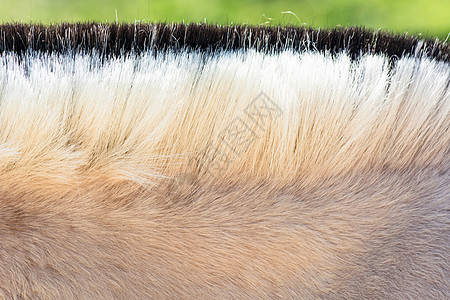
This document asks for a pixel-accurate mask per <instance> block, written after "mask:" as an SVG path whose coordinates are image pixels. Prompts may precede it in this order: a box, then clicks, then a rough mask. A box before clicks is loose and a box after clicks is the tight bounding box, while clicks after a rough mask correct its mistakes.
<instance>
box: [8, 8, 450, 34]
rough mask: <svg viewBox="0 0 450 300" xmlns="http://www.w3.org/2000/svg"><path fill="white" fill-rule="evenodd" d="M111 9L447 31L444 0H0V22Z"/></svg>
mask: <svg viewBox="0 0 450 300" xmlns="http://www.w3.org/2000/svg"><path fill="white" fill-rule="evenodd" d="M116 11H117V20H118V21H119V22H134V21H142V22H157V21H166V22H180V21H185V22H204V21H205V20H206V21H207V22H208V23H220V24H231V23H234V24H235V23H245V24H272V25H279V24H298V25H300V24H305V25H309V26H313V27H329V26H336V25H341V26H346V25H364V26H367V27H371V28H375V29H379V28H381V29H385V30H392V31H394V32H409V33H411V34H418V33H421V34H422V35H423V36H427V37H429V36H436V37H439V38H440V39H441V40H444V39H446V38H447V37H448V35H449V32H450V1H449V0H409V1H407V0H398V1H395V0H365V1H364V0H356V1H351V0H335V1H333V0H276V1H270V0H247V1H244V0H197V1H193V0H184V1H183V0H129V1H127V0H103V1H102V0H72V1H70V0H0V22H24V23H29V22H33V23H37V22H42V23H46V24H48V23H55V22H61V21H66V22H72V21H100V22H114V21H116ZM288 12H292V13H288ZM294 14H295V15H294Z"/></svg>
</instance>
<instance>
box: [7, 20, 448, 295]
mask: <svg viewBox="0 0 450 300" xmlns="http://www.w3.org/2000/svg"><path fill="white" fill-rule="evenodd" d="M449 50H450V48H449V45H448V44H447V43H445V42H439V41H437V40H432V39H428V40H427V39H422V38H420V37H415V36H408V35H394V34H391V33H386V32H382V31H371V30H366V29H364V28H337V29H330V30H316V29H312V28H303V27H254V26H214V25H206V24H191V25H185V24H170V25H168V24H94V23H92V24H59V25H52V26H44V25H24V24H4V25H0V260H3V261H4V262H5V264H4V265H3V267H2V266H0V298H1V297H2V296H3V297H5V298H13V297H16V296H17V295H22V296H23V297H24V298H27V297H30V298H31V297H32V296H33V295H39V296H38V297H41V298H42V299H47V298H46V296H48V298H55V299H56V298H58V297H63V298H72V297H75V296H76V295H81V294H83V293H85V294H83V295H87V296H89V297H92V298H102V287H108V288H109V289H105V290H103V296H105V297H106V298H109V297H110V298H112V297H114V296H117V295H122V296H123V297H131V298H133V297H136V298H140V297H147V296H149V295H152V296H154V297H156V298H166V297H167V298H173V297H184V296H186V297H187V298H196V297H201V296H205V295H206V296H211V297H212V296H216V297H219V298H221V297H224V298H226V297H227V296H229V295H234V296H238V297H239V296H241V297H242V298H247V297H248V298H251V296H260V297H264V298H273V297H278V296H279V297H283V298H289V297H300V298H303V299H309V298H311V299H312V298H317V297H319V298H320V297H325V298H337V297H338V296H342V295H343V296H344V297H345V296H347V297H351V295H353V293H356V295H360V296H361V295H363V296H364V295H365V296H368V295H369V296H370V295H372V296H374V297H378V296H380V297H385V296H387V295H396V296H398V297H401V296H405V295H406V296H408V295H409V296H410V297H412V298H414V297H416V298H417V297H418V298H421V297H425V295H432V296H435V297H437V298H439V297H444V295H445V294H447V295H448V292H449V291H450V276H449V274H448V272H449V269H450V268H449V262H448V258H446V255H447V254H448V253H449V251H450V240H449V236H448V234H444V235H439V236H437V235H438V232H437V231H436V234H434V235H436V236H437V237H436V239H435V240H434V241H431V240H429V239H430V236H431V233H430V232H429V230H439V229H440V230H441V231H446V230H448V229H449V222H448V220H449V219H448V217H449V216H448V211H449V210H448V208H449V198H448V195H449V194H450V184H449V183H450V181H449V178H450V177H449V175H450V173H449V167H450V132H449V130H450V88H449V83H450V65H449V59H450V56H449V53H450V51H449ZM300 210H302V211H301V212H300ZM418 210H419V211H421V212H423V215H420V216H418V215H417V214H420V213H418V212H417V211H418ZM295 212H298V214H296V213H295ZM416 213H417V214H416ZM103 214H104V215H103ZM35 216H36V217H35ZM386 216H388V217H386ZM370 218H373V219H370ZM402 218H405V219H408V218H410V219H408V220H410V222H411V223H407V222H406V221H403V220H402ZM53 219H55V220H57V221H55V223H52V221H53ZM5 220H6V221H5ZM12 220H15V221H14V222H13V221H12ZM39 220H40V221H39ZM64 220H67V223H64V222H66V221H64ZM273 220H276V221H273ZM390 220H393V221H392V223H391V222H390ZM314 221H316V223H314ZM40 222H41V223H40ZM58 222H60V223H58ZM61 222H62V223H63V224H64V225H61V228H59V225H58V224H61ZM83 222H86V224H87V225H85V223H83ZM115 222H117V225H116V224H115ZM317 222H319V223H320V224H318V225H317ZM371 222H373V223H371ZM68 223H70V226H72V227H67V228H66V225H67V224H68ZM97 223H99V224H100V225H99V224H97ZM31 224H34V225H31ZM236 224H240V225H236ZM311 224H313V225H311ZM33 226H35V227H34V228H39V230H37V231H36V232H37V233H35V231H33ZM67 226H69V225H67ZM83 226H84V227H83ZM115 226H117V228H116V227H115ZM239 226H241V227H239ZM297 226H298V227H297ZM390 226H392V231H390V229H389V228H390ZM46 228H47V229H48V230H51V229H54V230H55V232H54V233H53V234H54V235H52V233H47V232H48V231H45V230H46ZM71 228H75V229H73V231H72V229H71ZM86 228H88V229H86ZM121 228H123V230H124V232H128V233H129V236H128V235H126V236H122V235H121V234H120V233H121V230H122V229H121ZM353 228H356V229H355V232H352V230H353ZM91 229H92V231H89V230H91ZM189 229H191V230H189ZM246 229H248V232H249V233H248V234H247V233H246V232H245V230H246ZM26 230H31V231H30V232H32V233H30V236H34V235H35V234H36V236H38V237H39V238H36V240H30V241H29V242H23V245H24V246H23V248H20V247H19V246H17V245H18V244H15V243H19V242H16V241H20V239H19V238H17V236H19V233H20V232H25V231H26ZM64 230H66V231H64ZM77 230H79V231H77ZM296 230H298V232H297V231H296ZM358 230H360V231H358ZM15 232H18V233H17V235H15ZM76 232H79V235H77V234H75V233H76ZM89 232H90V234H89ZM385 232H386V233H385ZM265 233H267V235H266V234H265ZM24 234H25V233H24ZM109 234H111V235H109ZM114 234H117V237H118V238H116V236H115V235H114ZM220 234H223V235H222V236H221V235H220ZM277 234H278V235H279V236H278V237H277ZM411 234H413V235H414V234H417V236H411ZM428 234H430V235H428ZM24 236H26V235H24ZM96 236H97V238H95V237H96ZM2 237H4V238H3V240H2ZM64 237H67V238H72V239H73V241H74V244H72V242H69V241H68V242H67V243H68V244H67V245H69V246H67V245H66V246H64V247H69V248H70V251H68V252H64V251H62V250H61V252H58V251H59V250H58V249H60V248H58V247H60V246H58V245H60V244H59V243H60V241H61V240H60V239H63V238H64ZM397 238H398V240H397ZM96 239H98V243H99V244H97V243H96ZM122 239H123V240H122ZM24 240H26V241H27V239H26V238H24ZM247 240H248V243H247V244H246V242H245V241H247ZM103 241H105V242H104V243H103ZM265 241H267V244H265ZM403 241H407V242H405V243H403ZM424 241H429V242H430V244H429V245H428V246H424V247H425V248H421V245H422V243H424ZM365 243H367V244H365ZM77 244H78V245H80V247H79V248H78V249H77V250H74V248H73V247H76V245H77ZM283 244H284V245H286V247H285V248H283V246H282V245H283ZM33 245H34V246H33ZM47 245H48V247H49V248H46V247H47ZM116 245H117V248H115V247H116ZM408 245H410V246H411V250H408V249H405V248H408ZM266 246H267V248H266ZM17 247H19V248H20V249H22V250H20V251H19V252H17V253H15V252H14V251H13V250H12V249H17ZM25 247H28V248H26V249H25ZM61 247H62V246H61ZM121 247H122V248H121ZM197 247H198V248H197ZM202 247H203V248H202ZM247 247H248V248H247ZM367 247H369V248H367ZM370 247H372V248H370ZM55 249H56V250H55ZM61 249H62V248H61ZM120 249H122V250H120ZM251 249H253V252H252V251H251ZM389 249H391V250H392V249H394V250H392V251H393V252H394V253H395V255H394V256H392V253H391V252H389ZM399 249H403V250H402V251H404V252H402V251H400V250H399ZM424 249H425V250H424ZM53 250H54V251H56V252H57V253H59V256H58V258H54V257H53V256H52V255H53V254H51V253H53ZM416 250H417V251H416ZM21 251H24V253H28V254H24V253H22V252H21ZM27 251H29V252H27ZM91 251H92V258H91V257H90V255H89V253H91ZM108 251H111V252H108ZM121 251H123V252H121ZM205 251H210V252H205ZM302 251H303V252H302ZM372 251H375V252H377V253H378V254H379V257H377V255H376V253H375V252H372ZM414 251H416V252H414ZM427 251H428V252H427ZM56 252H55V253H56ZM45 253H50V257H51V258H49V259H48V261H47V260H46V259H47V258H45V257H46V256H45ZM67 253H69V254H67ZM117 253H119V254H117ZM252 253H253V254H254V255H256V257H258V258H259V259H256V258H252ZM271 253H272V254H273V255H271ZM302 253H305V254H304V255H303V254H302ZM333 253H336V255H335V256H333ZM405 253H406V254H405ZM65 255H67V256H68V257H69V260H70V259H72V261H74V260H73V259H75V260H76V261H77V264H78V266H81V267H80V268H81V269H80V270H78V269H77V267H74V266H71V265H70V262H69V263H67V264H66V263H64V262H63V261H62V260H59V259H60V258H61V257H64V256H65ZM397 255H398V256H397ZM402 255H406V256H407V257H409V258H410V259H416V263H417V268H418V269H419V271H417V272H416V269H415V268H411V269H409V268H408V263H409V262H407V261H401V262H398V264H399V265H401V266H402V267H399V268H397V267H396V265H395V264H394V265H392V264H390V262H388V261H387V260H389V259H391V258H392V259H398V260H400V259H401V257H402ZM408 255H410V256H408ZM128 256H129V257H128ZM11 257H13V258H11ZM133 258H134V259H135V260H132V259H133ZM140 258H142V261H141V259H140ZM116 259H117V260H116ZM191 259H192V260H193V262H192V263H189V261H190V260H191ZM29 261H32V262H33V263H30V262H29ZM40 261H47V262H46V264H47V265H49V266H50V268H54V269H55V270H58V271H55V272H59V274H63V275H64V276H65V277H64V276H62V277H61V278H62V279H59V277H57V276H56V275H52V274H53V273H51V271H48V272H50V273H46V272H47V271H45V267H43V266H40V265H39V263H40ZM186 261H188V263H186ZM382 261H384V262H385V263H386V265H388V266H389V267H386V269H385V270H380V271H379V272H380V273H379V276H378V275H377V274H374V273H372V270H375V269H376V267H377V263H375V262H380V264H381V262H382ZM56 262H57V263H56ZM99 262H105V265H102V266H103V267H102V268H106V271H105V274H104V275H100V274H99V273H98V272H100V270H101V268H98V269H97V267H96V266H97V264H100V263H99ZM107 262H112V263H111V264H108V263H107ZM185 263H186V264H185ZM246 263H248V264H249V269H246V267H244V266H243V265H245V264H246ZM359 263H361V264H363V265H364V264H365V266H363V267H361V268H360V269H358V268H357V267H355V266H357V265H358V264H359ZM33 264H37V266H39V267H36V268H35V269H33V271H29V272H30V273H27V272H28V271H27V270H29V269H27V268H32V267H31V266H33ZM152 265H155V266H156V267H155V269H152V271H151V272H150V271H149V272H148V273H146V271H145V268H151V267H150V266H152ZM41 267H42V269H41ZM277 267H280V269H279V270H277ZM316 267H317V269H315V268H316ZM353 267H355V268H356V269H352V268H353ZM58 268H60V269H58ZM251 268H254V269H253V271H252V269H251ZM265 268H267V272H266V271H265V270H264V269H265ZM401 268H405V271H404V275H405V277H404V278H403V277H402V275H401V273H402V271H400V269H401ZM177 269H179V270H180V271H179V273H178V272H177V271H176V270H177ZM348 269H350V270H354V271H352V272H350V273H347V271H346V270H348ZM24 270H25V271H24ZM74 270H75V271H74ZM87 270H93V271H92V273H89V272H88V271H87ZM123 270H125V271H123ZM420 270H422V271H423V274H422V273H421V272H422V271H420ZM241 271H242V272H243V273H241ZM8 272H13V274H11V273H8ZM77 272H80V273H77ZM127 272H128V273H127ZM215 272H216V273H215ZM245 272H247V273H245ZM252 272H253V273H252ZM283 272H284V273H283ZM316 272H317V273H316ZM373 272H375V271H373ZM187 273H192V274H193V275H192V276H193V277H192V278H191V281H189V279H182V274H184V275H186V274H187ZM43 274H44V275H43ZM82 274H84V275H82ZM126 274H128V275H126ZM180 274H181V275H180ZM252 274H253V275H252ZM305 274H306V275H305ZM344 274H347V275H344ZM215 275H217V277H216V276H215ZM39 276H43V277H42V278H43V279H42V281H41V284H42V285H41V286H39V285H36V282H39V280H40V279H39ZM53 276H55V277H53ZM77 276H79V277H77ZM83 276H84V277H83ZM91 276H93V277H91ZM96 276H97V277H96ZM108 276H109V277H108ZM127 276H128V277H127ZM180 276H181V277H180ZM186 276H189V275H186ZM252 276H254V277H252ZM321 276H322V277H321ZM341 276H342V277H341ZM377 276H378V277H377ZM423 276H425V277H427V279H425V280H424V282H422V283H420V280H422V279H423V278H421V277H423ZM11 278H13V280H12V281H11V282H12V283H7V282H9V280H10V279H11ZM73 278H77V279H73ZM92 278H99V279H98V280H99V281H101V283H98V284H97V285H95V284H93V283H92V282H94V281H95V280H94V281H92V280H93V279H92ZM237 278H238V279H239V280H238V279H237ZM339 278H341V279H342V281H343V282H345V284H344V285H340V284H334V282H339ZM357 278H358V279H357ZM72 279H73V280H72ZM390 279H391V280H392V282H391V283H390V282H389V280H390ZM65 280H67V281H65ZM235 280H236V281H235ZM371 280H374V281H373V282H371ZM377 280H378V281H377ZM408 280H409V281H410V282H408ZM61 282H65V284H66V285H65V288H62V289H59V288H58V286H59V285H60V284H62V283H61ZM127 282H128V283H127ZM146 283H147V284H148V286H145V284H146ZM328 283H329V284H328ZM358 283H360V284H361V285H359V286H358ZM413 283H414V284H416V285H417V286H415V287H414V286H413ZM133 284H135V285H133ZM283 284H284V285H286V287H287V288H286V289H283V288H282V286H283ZM353 284H354V285H353ZM125 285H128V286H129V290H127V287H125ZM133 286H135V287H136V288H133ZM271 286H277V288H276V289H274V288H272V289H271V288H270V287H271ZM196 287H202V288H204V293H202V292H201V288H196ZM214 287H217V289H215V288H214ZM219 287H220V288H219ZM364 287H366V288H364ZM297 288H298V289H297ZM116 289H117V290H116ZM361 289H362V290H361ZM19 291H20V292H19ZM246 292H248V294H246ZM20 293H21V294H20ZM406 296H405V297H406ZM442 299H443V298H442Z"/></svg>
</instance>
